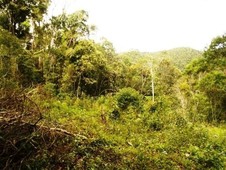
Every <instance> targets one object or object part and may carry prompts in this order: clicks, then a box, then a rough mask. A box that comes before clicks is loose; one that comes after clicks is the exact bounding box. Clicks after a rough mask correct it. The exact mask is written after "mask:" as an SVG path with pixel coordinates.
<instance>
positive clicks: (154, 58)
mask: <svg viewBox="0 0 226 170" xmlns="http://www.w3.org/2000/svg"><path fill="white" fill-rule="evenodd" d="M49 5H50V1H49V0H36V1H33V0H26V1H25V0H24V1H19V0H16V1H10V0H0V169H4V170H7V169H28V170H29V169H31V170H34V169H37V170H39V169H54V170H55V169H81V170H83V169H84V170H87V169H90V170H91V169H92V170H93V169H100V170H108V169H109V170H113V169H115V170H116V169H117V170H118V169H119V170H125V169H134V170H135V169H139V170H141V169H142V170H146V169H147V170H149V169H150V170H155V169H156V170H157V169H172V170H174V169H175V170H176V169H178V170H184V169H211V170H213V169H217V170H221V169H222V170H224V169H226V124H225V123H226V35H219V36H217V37H215V38H213V40H212V41H211V42H210V45H209V46H208V47H206V49H205V50H204V51H198V50H195V49H191V48H186V47H178V48H175V49H171V50H165V51H160V52H140V51H128V52H124V53H116V51H115V49H114V46H113V44H112V43H111V42H109V41H108V40H107V39H102V40H101V41H100V42H96V41H94V40H92V39H91V38H90V35H91V34H92V33H93V32H95V26H93V25H89V24H88V23H87V20H88V17H89V16H88V13H87V12H86V11H83V10H81V11H75V12H74V13H72V14H67V13H64V12H62V13H61V14H60V15H58V16H53V17H52V18H50V19H49V20H48V21H46V20H45V19H44V17H45V16H46V13H47V9H48V7H49Z"/></svg>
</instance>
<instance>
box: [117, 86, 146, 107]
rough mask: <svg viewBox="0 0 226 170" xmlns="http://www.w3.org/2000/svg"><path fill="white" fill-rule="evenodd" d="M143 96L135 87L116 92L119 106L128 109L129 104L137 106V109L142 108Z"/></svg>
mask: <svg viewBox="0 0 226 170" xmlns="http://www.w3.org/2000/svg"><path fill="white" fill-rule="evenodd" d="M141 99H142V96H141V95H140V94H139V92H138V91H136V90H135V89H133V88H123V89H121V90H120V91H119V92H118V93H117V94H116V100H117V106H118V107H119V108H120V109H122V110H126V109H127V108H128V107H129V106H132V107H133V108H136V109H137V110H139V111H140V110H141V108H142V104H141Z"/></svg>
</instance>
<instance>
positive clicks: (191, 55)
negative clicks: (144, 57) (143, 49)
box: [150, 47, 202, 70]
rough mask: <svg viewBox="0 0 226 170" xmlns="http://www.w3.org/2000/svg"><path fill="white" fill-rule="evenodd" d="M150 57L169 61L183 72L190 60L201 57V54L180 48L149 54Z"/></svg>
mask: <svg viewBox="0 0 226 170" xmlns="http://www.w3.org/2000/svg"><path fill="white" fill-rule="evenodd" d="M150 55H152V56H153V57H154V58H155V59H157V60H162V59H169V60H170V61H172V62H173V63H174V64H175V66H177V67H178V68H179V69H181V70H183V69H184V68H185V66H186V65H187V64H188V63H189V62H190V61H191V60H193V59H195V58H200V57H202V52H201V51H198V50H195V49H192V48H186V47H181V48H174V49H170V50H164V51H160V52H155V53H150Z"/></svg>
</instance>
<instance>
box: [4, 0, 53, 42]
mask: <svg viewBox="0 0 226 170" xmlns="http://www.w3.org/2000/svg"><path fill="white" fill-rule="evenodd" d="M48 5H49V0H35V1H34V0H0V16H1V19H2V22H1V24H4V25H2V26H3V28H5V29H7V30H8V31H9V32H11V33H12V34H13V35H16V36H17V37H18V38H24V37H26V36H27V35H28V34H29V30H30V26H31V24H37V23H38V22H40V21H42V18H43V14H45V13H46V11H47V8H48ZM6 20H7V21H8V22H6Z"/></svg>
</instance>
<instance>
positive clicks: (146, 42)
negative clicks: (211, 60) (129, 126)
mask: <svg viewBox="0 0 226 170" xmlns="http://www.w3.org/2000/svg"><path fill="white" fill-rule="evenodd" d="M225 7H226V0H52V4H51V6H50V8H49V14H48V15H49V16H52V15H58V14H60V13H62V11H63V9H64V10H65V11H66V12H67V13H73V12H75V11H77V10H85V11H87V12H88V14H89V20H88V23H89V24H91V25H95V26H96V27H97V30H96V31H95V33H94V35H93V36H92V38H94V39H95V40H97V41H98V40H99V39H101V38H102V37H104V38H106V39H107V40H109V41H110V42H112V43H113V46H114V48H115V50H116V52H125V51H130V50H139V51H142V52H155V51H161V50H167V49H171V48H177V47H190V48H194V49H197V50H204V49H205V48H206V47H208V45H209V44H210V42H211V40H212V39H213V38H214V37H216V36H220V35H223V34H225V33H226V22H225V18H226V10H225Z"/></svg>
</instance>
